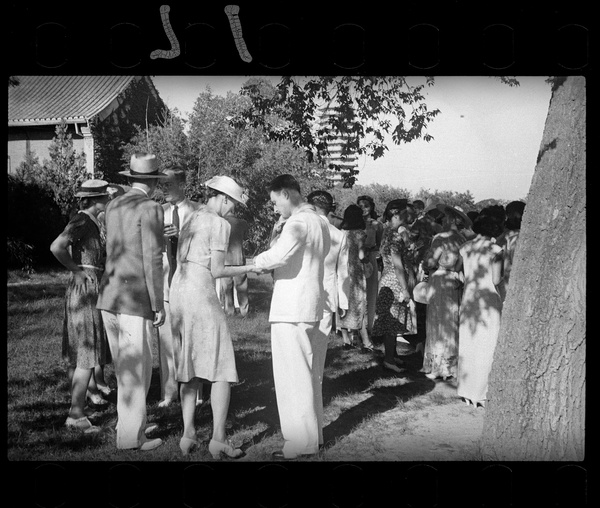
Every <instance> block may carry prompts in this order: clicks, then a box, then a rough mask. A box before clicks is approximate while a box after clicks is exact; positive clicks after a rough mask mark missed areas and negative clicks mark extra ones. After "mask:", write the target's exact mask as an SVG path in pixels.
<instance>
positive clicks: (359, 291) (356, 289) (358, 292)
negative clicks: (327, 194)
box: [339, 229, 376, 330]
mask: <svg viewBox="0 0 600 508" xmlns="http://www.w3.org/2000/svg"><path fill="white" fill-rule="evenodd" d="M342 231H343V232H344V234H345V235H346V244H347V248H348V277H347V278H346V280H345V284H344V288H343V289H344V290H345V293H346V294H347V295H348V311H347V312H346V314H345V315H344V317H342V318H340V325H339V326H340V328H345V329H346V330H360V329H361V328H362V325H363V321H364V320H365V318H366V313H367V279H366V277H365V265H364V263H363V262H362V261H361V260H360V259H359V258H358V250H359V245H360V243H363V242H364V241H365V238H366V233H365V231H364V230H362V229H349V230H342ZM375 271H376V270H375Z"/></svg>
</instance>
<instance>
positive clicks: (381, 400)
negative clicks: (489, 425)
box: [7, 273, 456, 461]
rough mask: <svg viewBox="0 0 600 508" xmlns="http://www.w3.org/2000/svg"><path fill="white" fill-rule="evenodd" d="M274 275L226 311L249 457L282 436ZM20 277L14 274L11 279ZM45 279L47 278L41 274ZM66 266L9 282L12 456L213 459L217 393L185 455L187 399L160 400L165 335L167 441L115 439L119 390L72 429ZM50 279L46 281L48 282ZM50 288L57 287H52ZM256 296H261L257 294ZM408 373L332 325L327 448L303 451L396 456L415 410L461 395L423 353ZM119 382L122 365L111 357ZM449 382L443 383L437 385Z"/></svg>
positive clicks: (233, 429)
mask: <svg viewBox="0 0 600 508" xmlns="http://www.w3.org/2000/svg"><path fill="white" fill-rule="evenodd" d="M269 277H270V276H261V277H252V278H251V279H250V284H249V293H250V308H251V310H250V312H249V314H248V315H247V316H246V317H243V318H242V317H240V316H239V315H235V316H230V317H228V318H227V322H228V325H229V329H230V332H231V335H232V340H233V345H234V350H235V359H236V367H237V371H238V377H239V382H237V383H232V385H231V402H230V408H229V415H228V419H227V425H226V426H227V434H228V437H229V438H230V439H232V440H233V442H234V443H235V444H236V446H241V447H242V449H243V450H244V452H245V453H246V456H245V457H244V458H243V459H241V460H244V461H271V460H272V459H271V453H272V452H273V451H275V450H280V449H281V447H282V445H283V437H282V435H281V431H280V426H279V414H278V410H277V400H276V396H275V388H274V381H273V367H272V359H271V338H270V324H269V322H268V304H269V301H270V288H271V286H272V281H271V280H270V278H269ZM13 280H14V279H13ZM40 281H45V282H44V283H41V282H40ZM67 281H68V275H65V274H64V273H63V274H58V275H57V274H50V275H46V276H38V275H37V274H34V276H33V277H32V279H31V280H30V281H27V280H20V281H19V283H18V284H13V285H12V286H9V296H10V297H11V298H12V299H11V298H9V310H8V340H7V353H8V359H7V370H8V379H7V393H8V404H7V409H8V419H7V443H8V452H7V457H8V459H9V460H53V461H61V460H68V461H70V460H79V461H89V460H93V461H212V460H213V459H212V457H211V456H210V454H209V453H208V449H207V444H208V441H209V440H210V438H211V435H212V410H211V405H210V402H208V403H205V404H203V405H202V406H199V407H198V408H196V431H197V438H198V440H199V441H200V443H201V445H200V447H199V448H198V449H197V450H196V451H195V452H193V453H192V454H191V455H190V456H189V457H182V455H181V452H180V450H179V439H180V438H181V434H182V431H183V423H182V415H181V406H180V404H179V403H174V404H172V405H170V406H169V407H166V408H159V407H158V401H159V400H160V384H159V374H158V350H157V341H156V340H153V343H152V354H153V368H152V382H151V386H150V390H149V393H148V397H147V409H148V421H149V422H154V423H157V424H158V426H159V428H158V430H157V431H155V433H154V434H153V435H152V437H160V438H161V439H162V440H163V441H164V445H163V446H161V447H159V448H157V449H156V450H155V451H153V452H152V453H146V454H143V453H138V452H136V451H119V450H117V449H116V447H115V430H114V426H115V423H116V416H117V415H116V405H115V404H116V392H113V394H111V396H110V397H109V404H108V407H107V408H104V409H103V410H99V411H97V413H96V414H95V417H94V418H93V423H94V424H95V425H98V426H99V427H100V428H101V431H100V432H99V433H98V434H95V435H83V434H82V433H81V432H78V431H73V430H70V429H66V428H65V427H64V421H65V418H66V415H67V413H68V410H69V405H70V397H69V385H68V380H67V373H66V365H65V364H64V363H63V361H62V359H61V341H62V320H63V313H64V288H65V285H66V283H67ZM46 284H47V285H48V287H45V285H46ZM48 288H50V289H48ZM253 298H254V300H253ZM403 358H404V359H405V365H404V371H403V372H402V373H400V374H398V373H394V372H391V371H388V370H385V369H383V367H382V365H381V361H382V357H381V356H380V355H374V354H373V353H370V352H363V351H361V350H359V349H354V350H345V349H343V348H342V341H341V339H340V338H339V337H338V336H337V335H336V334H333V333H332V334H331V336H330V340H329V344H328V351H327V358H326V364H325V372H324V380H323V402H324V430H323V432H324V437H325V442H326V448H325V449H324V450H323V451H321V452H320V453H319V454H318V455H316V456H314V457H311V458H307V459H302V460H303V461H304V460H306V461H331V460H386V457H387V458H388V459H389V460H395V459H394V458H393V457H391V456H390V454H389V451H388V450H387V449H386V446H387V445H386V443H387V442H388V441H386V440H389V439H393V437H394V436H399V435H403V434H410V432H412V427H411V418H412V417H413V414H414V412H415V411H420V410H423V409H427V408H431V407H434V406H439V405H444V404H449V403H452V402H453V401H455V400H456V394H455V388H454V385H453V383H455V381H449V382H442V380H438V381H437V382H435V381H431V380H429V379H428V378H426V377H425V376H424V375H423V374H421V373H419V372H418V371H419V368H420V367H421V362H422V358H420V357H419V356H418V355H413V356H405V357H403ZM105 378H106V380H107V381H108V383H109V385H110V386H112V387H114V386H115V385H116V380H115V377H114V366H113V365H112V364H109V365H107V366H106V367H105ZM436 386H437V387H438V388H439V387H443V388H444V390H443V393H438V392H433V391H432V390H434V388H435V387H436Z"/></svg>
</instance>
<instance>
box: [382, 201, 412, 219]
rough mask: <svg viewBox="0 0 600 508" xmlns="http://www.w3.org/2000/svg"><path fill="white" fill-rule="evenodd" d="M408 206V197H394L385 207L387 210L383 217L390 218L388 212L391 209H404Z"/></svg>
mask: <svg viewBox="0 0 600 508" xmlns="http://www.w3.org/2000/svg"><path fill="white" fill-rule="evenodd" d="M407 206H408V199H403V198H402V199H400V198H399V199H392V200H391V201H389V202H388V204H387V205H386V207H385V211H384V212H383V218H384V219H385V220H389V217H388V214H389V212H390V210H400V211H402V210H404V209H405V208H406V207H407Z"/></svg>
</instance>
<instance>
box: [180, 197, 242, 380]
mask: <svg viewBox="0 0 600 508" xmlns="http://www.w3.org/2000/svg"><path fill="white" fill-rule="evenodd" d="M230 228H231V226H230V225H229V223H228V222H227V221H226V220H225V219H223V218H221V217H219V216H218V215H217V214H216V213H214V212H212V211H210V210H209V209H208V208H206V207H203V208H200V209H198V210H197V211H195V212H194V213H193V215H192V216H191V217H190V219H189V221H187V222H186V223H185V225H184V226H183V227H182V228H181V232H180V234H179V243H178V248H177V269H176V270H175V273H174V275H173V280H172V281H171V287H170V290H169V297H170V318H171V330H172V333H173V340H179V341H181V354H180V357H179V358H178V361H177V380H178V381H180V382H182V383H187V382H189V381H191V380H192V379H193V378H195V377H197V378H201V379H205V380H208V381H211V382H215V381H228V382H231V383H235V382H237V381H238V375H237V370H236V365H235V356H234V350H233V342H232V340H231V334H230V333H229V327H228V326H227V318H226V317H225V313H224V312H223V309H222V307H221V303H220V302H219V298H218V296H217V292H216V289H215V279H214V278H213V276H212V274H211V271H210V263H211V253H212V251H215V250H219V251H223V252H226V251H227V245H228V243H229V232H230Z"/></svg>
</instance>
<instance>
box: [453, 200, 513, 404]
mask: <svg viewBox="0 0 600 508" xmlns="http://www.w3.org/2000/svg"><path fill="white" fill-rule="evenodd" d="M473 231H474V232H475V233H476V234H477V236H476V237H475V238H473V239H472V240H469V241H468V242H465V243H464V244H462V246H461V247H460V249H459V252H460V256H461V259H460V261H459V262H461V263H462V266H463V270H464V276H465V286H464V291H463V297H462V300H461V304H460V325H459V339H458V386H457V394H458V396H459V397H462V398H463V399H464V401H465V402H466V403H467V404H473V405H474V406H475V407H477V406H478V405H479V406H481V407H485V401H486V399H487V388H488V376H489V374H490V370H491V368H492V360H493V357H494V350H495V348H496V342H497V341H498V332H499V330H500V316H501V313H502V299H501V298H500V294H499V293H498V290H497V288H496V286H498V285H499V284H500V281H501V280H502V261H503V257H502V248H501V247H499V246H498V245H496V242H495V239H496V236H498V235H499V234H500V233H501V232H502V225H501V223H500V222H499V221H498V220H497V218H495V217H494V216H492V215H487V214H485V212H484V211H482V213H481V214H480V215H479V216H478V217H477V219H475V222H474V224H473Z"/></svg>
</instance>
